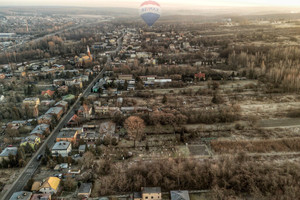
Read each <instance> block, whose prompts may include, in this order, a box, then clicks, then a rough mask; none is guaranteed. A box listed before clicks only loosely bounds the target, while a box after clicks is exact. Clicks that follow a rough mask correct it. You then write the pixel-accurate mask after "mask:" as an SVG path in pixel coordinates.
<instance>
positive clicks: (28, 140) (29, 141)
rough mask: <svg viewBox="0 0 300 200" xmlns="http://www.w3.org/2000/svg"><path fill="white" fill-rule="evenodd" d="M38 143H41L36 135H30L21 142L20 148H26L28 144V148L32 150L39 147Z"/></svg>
mask: <svg viewBox="0 0 300 200" xmlns="http://www.w3.org/2000/svg"><path fill="white" fill-rule="evenodd" d="M40 143H41V138H40V137H38V136H36V135H30V136H27V137H26V138H25V139H23V140H22V141H21V144H20V146H26V145H27V144H29V146H30V147H31V148H32V149H36V146H37V145H39V144H40Z"/></svg>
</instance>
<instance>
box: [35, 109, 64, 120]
mask: <svg viewBox="0 0 300 200" xmlns="http://www.w3.org/2000/svg"><path fill="white" fill-rule="evenodd" d="M61 109H62V108H61ZM38 119H49V120H52V116H51V115H50V114H47V113H46V114H45V115H41V116H39V118H38Z"/></svg>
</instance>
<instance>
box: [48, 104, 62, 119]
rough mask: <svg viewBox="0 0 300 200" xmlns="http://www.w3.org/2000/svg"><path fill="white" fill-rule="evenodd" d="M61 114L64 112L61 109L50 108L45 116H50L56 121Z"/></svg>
mask: <svg viewBox="0 0 300 200" xmlns="http://www.w3.org/2000/svg"><path fill="white" fill-rule="evenodd" d="M63 114H64V110H63V108H62V107H52V108H50V109H49V110H48V111H47V112H46V115H52V116H53V117H55V119H56V120H60V118H61V117H62V115H63Z"/></svg>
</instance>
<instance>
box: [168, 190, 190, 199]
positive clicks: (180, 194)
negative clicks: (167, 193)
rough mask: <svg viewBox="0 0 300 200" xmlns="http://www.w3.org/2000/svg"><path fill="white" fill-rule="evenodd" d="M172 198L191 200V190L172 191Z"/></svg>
mask: <svg viewBox="0 0 300 200" xmlns="http://www.w3.org/2000/svg"><path fill="white" fill-rule="evenodd" d="M171 200H190V196H189V192H188V191H187V190H182V191H171Z"/></svg>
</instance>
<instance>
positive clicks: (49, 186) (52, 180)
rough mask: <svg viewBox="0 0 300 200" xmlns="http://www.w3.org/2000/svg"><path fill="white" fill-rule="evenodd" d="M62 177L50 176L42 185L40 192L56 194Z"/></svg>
mask: <svg viewBox="0 0 300 200" xmlns="http://www.w3.org/2000/svg"><path fill="white" fill-rule="evenodd" d="M59 184H60V179H59V178H57V177H49V178H47V179H46V181H44V182H43V184H42V185H41V187H40V190H39V191H40V192H41V193H43V194H56V193H57V191H58V189H59Z"/></svg>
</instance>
